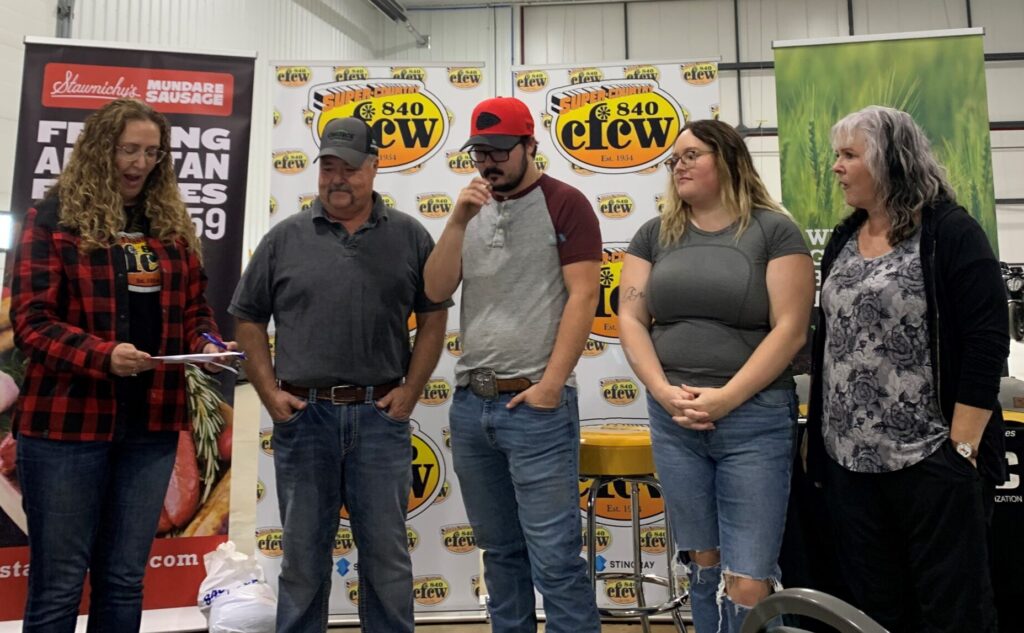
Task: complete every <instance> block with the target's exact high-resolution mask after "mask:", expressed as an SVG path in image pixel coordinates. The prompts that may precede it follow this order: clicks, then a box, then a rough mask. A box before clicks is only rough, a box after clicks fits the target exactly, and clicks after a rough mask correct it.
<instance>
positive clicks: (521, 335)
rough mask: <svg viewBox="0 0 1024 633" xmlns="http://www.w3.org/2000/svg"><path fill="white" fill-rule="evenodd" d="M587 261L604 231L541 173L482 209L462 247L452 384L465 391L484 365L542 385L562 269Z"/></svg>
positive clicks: (580, 202) (564, 188)
mask: <svg viewBox="0 0 1024 633" xmlns="http://www.w3.org/2000/svg"><path fill="white" fill-rule="evenodd" d="M587 260H594V261H600V260H601V227H600V225H599V224H598V221H597V216H596V215H595V214H594V209H593V207H591V206H590V202H589V201H587V198H586V197H585V196H584V195H583V194H582V193H580V191H579V190H577V189H575V188H573V187H571V186H569V185H567V184H565V183H564V182H561V181H559V180H555V179H554V178H552V177H550V176H547V175H543V176H541V177H540V179H539V180H538V181H537V182H536V183H535V184H534V185H533V186H531V187H530V188H528V189H527V190H526V191H523V192H520V193H519V194H517V195H516V196H515V197H514V198H507V199H501V200H498V199H497V197H496V198H495V199H492V200H491V201H490V202H488V203H487V204H485V205H484V206H483V208H482V209H480V213H478V214H477V215H476V216H475V217H474V218H473V219H472V220H470V222H469V225H468V226H467V227H466V237H465V240H464V242H463V245H462V301H461V304H462V312H461V317H460V318H461V327H462V349H463V353H462V356H461V357H460V358H459V362H458V364H456V366H455V378H456V382H457V383H458V384H459V385H461V386H466V385H467V384H469V372H470V371H471V370H473V369H479V368H482V367H489V368H491V369H493V370H494V371H495V373H496V374H497V376H498V378H515V377H526V378H529V379H530V380H532V381H534V382H536V381H538V380H540V379H541V377H542V376H543V375H544V369H545V368H546V367H547V365H548V359H549V358H550V357H551V350H552V349H553V348H554V345H555V338H556V335H557V334H558V326H559V324H560V323H561V322H562V311H563V310H564V309H565V303H566V300H567V299H568V296H569V293H568V291H567V290H566V287H565V281H564V279H563V277H562V266H566V265H569V264H572V263H575V262H580V261H587ZM594 282H595V283H597V279H596V278H595V280H594ZM568 384H569V385H570V386H574V385H575V380H574V377H573V376H572V375H570V376H569V380H568Z"/></svg>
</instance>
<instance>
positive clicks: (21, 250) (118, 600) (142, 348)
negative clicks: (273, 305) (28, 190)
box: [11, 99, 234, 633]
mask: <svg viewBox="0 0 1024 633" xmlns="http://www.w3.org/2000/svg"><path fill="white" fill-rule="evenodd" d="M170 141H171V128H170V124H169V123H168V122H167V119H166V118H164V117H163V115H161V114H159V113H158V112H156V111H154V110H153V109H152V108H150V107H149V106H148V105H146V104H143V103H140V102H138V101H131V100H126V99H125V100H117V101H112V102H110V103H108V104H107V105H105V106H103V107H102V108H100V109H99V110H97V111H96V112H94V113H93V114H92V115H91V116H89V118H88V119H86V121H85V126H84V128H83V129H82V132H81V134H80V135H79V137H78V139H77V141H76V143H75V148H74V151H73V152H72V154H71V157H70V159H69V161H68V164H67V165H66V167H65V169H64V172H63V173H62V174H61V176H60V178H59V179H58V181H57V183H56V185H55V186H54V187H53V188H51V190H50V191H49V192H48V193H47V195H46V197H45V198H44V199H43V200H41V201H39V202H38V203H37V204H36V205H35V206H34V207H33V208H31V209H29V210H28V212H27V213H26V215H25V222H24V226H23V228H22V234H21V239H20V243H19V245H18V249H17V253H16V256H15V260H14V273H13V281H12V286H11V318H12V322H13V325H14V333H15V343H16V344H17V346H18V348H19V349H20V350H21V351H22V352H23V353H24V355H25V356H26V358H27V359H28V360H27V366H26V370H25V379H24V383H23V385H22V388H21V395H20V397H19V399H18V402H17V404H16V405H15V410H14V416H13V418H14V419H13V424H14V432H15V434H16V435H17V437H18V445H17V451H18V455H17V461H18V469H19V473H20V483H21V487H22V493H23V495H24V508H25V514H26V517H27V520H28V539H29V551H30V554H31V557H32V574H31V575H30V576H29V587H28V599H27V602H26V607H25V622H24V630H25V631H27V632H28V631H46V632H48V633H50V632H53V633H61V632H64V631H68V632H70V631H74V629H75V623H76V619H77V615H78V605H79V602H80V600H81V596H82V588H83V585H84V582H85V575H86V570H88V571H89V572H90V584H91V596H90V597H91V601H90V605H89V630H90V631H138V629H139V624H140V620H141V613H142V578H143V574H144V572H145V569H146V561H147V558H148V554H149V550H150V546H151V544H152V540H153V536H154V534H155V532H156V526H157V521H158V519H159V518H160V511H161V508H162V506H163V500H164V494H165V492H166V490H167V484H168V481H169V479H170V475H171V469H172V467H173V465H174V460H175V453H176V448H177V446H178V435H179V432H180V431H185V430H188V429H189V416H188V411H187V408H186V403H185V398H186V394H185V376H184V371H183V370H182V365H164V364H160V363H158V362H157V361H155V360H153V359H152V356H155V355H157V354H184V353H188V352H206V353H210V352H215V351H218V350H217V348H216V347H215V346H214V345H212V344H211V343H209V342H208V341H207V340H206V339H205V338H204V337H203V334H204V333H210V334H213V335H216V333H217V327H216V324H215V323H214V320H213V313H212V311H211V310H210V307H209V306H208V305H207V303H206V299H205V297H204V291H205V288H206V276H205V274H204V273H203V270H202V267H201V264H200V255H199V241H198V239H197V238H196V234H195V229H194V228H193V226H192V222H191V221H190V220H189V216H188V213H187V211H186V210H185V205H184V204H183V203H182V200H181V195H180V194H179V192H178V186H177V182H176V180H175V176H174V169H173V165H172V163H171V160H170V159H169V158H168V153H169V151H170ZM231 345H232V347H233V346H234V344H233V343H232V344H231Z"/></svg>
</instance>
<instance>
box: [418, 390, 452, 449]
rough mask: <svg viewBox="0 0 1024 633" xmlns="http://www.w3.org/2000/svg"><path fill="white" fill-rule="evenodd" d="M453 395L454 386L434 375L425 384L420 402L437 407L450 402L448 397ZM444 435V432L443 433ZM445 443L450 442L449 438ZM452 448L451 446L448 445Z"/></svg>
mask: <svg viewBox="0 0 1024 633" xmlns="http://www.w3.org/2000/svg"><path fill="white" fill-rule="evenodd" d="M451 397H452V386H451V383H449V382H448V381H447V380H445V379H444V378H441V377H439V376H434V377H433V378H431V379H430V380H428V381H427V384H425V385H423V395H422V396H420V404H425V405H427V406H428V407H436V406H438V405H442V404H444V403H445V402H448V399H449V398H451ZM441 436H442V437H444V433H443V432H442V434H441ZM445 443H446V444H447V443H448V440H447V438H446V439H445ZM448 448H451V446H448Z"/></svg>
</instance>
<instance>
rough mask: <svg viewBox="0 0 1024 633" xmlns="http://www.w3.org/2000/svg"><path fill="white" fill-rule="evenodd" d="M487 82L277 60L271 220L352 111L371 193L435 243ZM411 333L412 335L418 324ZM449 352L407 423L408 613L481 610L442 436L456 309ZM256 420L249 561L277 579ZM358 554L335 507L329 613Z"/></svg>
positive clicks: (466, 168) (267, 432)
mask: <svg viewBox="0 0 1024 633" xmlns="http://www.w3.org/2000/svg"><path fill="white" fill-rule="evenodd" d="M486 84H487V77H486V74H485V72H484V69H483V68H482V67H481V66H480V65H477V64H440V65H438V64H432V65H426V66H394V65H391V64H386V63H383V62H369V63H367V62H353V63H343V62H339V63H337V64H336V65H330V66H325V65H322V64H319V65H318V64H315V63H309V62H301V61H300V62H282V63H278V64H277V65H276V66H275V68H274V78H273V85H274V88H273V90H274V94H273V103H274V130H273V137H272V138H273V171H272V173H271V194H272V197H271V200H270V213H271V218H270V222H271V225H273V224H276V223H277V222H279V221H281V220H282V219H283V218H285V217H287V216H289V215H291V214H293V213H295V212H297V211H299V210H301V209H305V208H308V206H309V205H311V204H312V203H313V200H314V199H315V198H316V191H317V177H316V168H315V165H314V164H313V158H315V157H316V155H317V146H318V142H319V136H320V132H321V131H322V130H323V128H324V126H325V125H326V124H327V122H328V121H330V120H331V119H334V118H338V117H347V116H355V117H358V118H361V119H363V120H364V121H366V122H367V124H369V125H370V127H371V128H373V130H374V136H375V137H376V138H377V140H378V141H379V143H380V146H381V148H380V162H379V169H378V174H377V179H376V182H375V187H374V188H375V189H376V190H377V191H378V192H379V193H380V194H381V195H382V196H383V197H384V198H385V200H386V201H387V203H388V204H389V205H391V206H393V207H395V208H397V209H399V210H400V211H402V212H405V213H408V214H409V215H412V216H415V217H416V218H417V219H418V220H419V221H420V222H421V223H422V224H423V225H424V226H425V227H426V228H427V230H428V231H430V233H431V235H433V236H434V239H437V238H438V237H440V235H441V231H442V230H443V229H444V224H445V222H446V220H447V218H448V215H449V214H450V213H451V210H452V206H453V204H454V200H455V199H456V198H457V196H458V192H459V190H461V189H462V187H464V186H465V185H466V184H468V182H469V180H470V179H471V178H472V174H474V173H475V171H476V170H475V169H474V167H473V163H472V161H471V160H470V159H469V156H468V155H467V154H466V152H462V151H459V147H460V146H461V145H462V143H463V142H464V141H465V139H466V138H468V135H469V117H470V113H471V112H472V110H473V107H474V106H475V105H476V104H477V103H478V102H479V101H481V100H483V99H485V98H486V97H487V96H489V91H488V90H487V86H486ZM381 256H383V257H386V256H387V254H386V253H382V254H381ZM458 300H459V297H458V295H456V297H455V301H456V303H458ZM409 329H410V337H411V338H412V339H414V338H415V332H416V324H415V322H414V321H411V322H410V324H409ZM445 349H446V352H445V353H443V354H442V355H441V360H440V362H439V363H438V366H437V369H436V370H435V371H434V375H433V378H432V379H431V380H430V381H429V382H428V384H427V386H426V388H425V389H424V393H423V395H422V397H421V398H420V402H419V405H418V406H417V407H416V409H415V411H414V412H413V416H412V421H411V424H412V427H413V439H412V442H413V453H414V457H413V462H412V465H411V468H412V475H413V487H412V492H411V495H410V498H409V519H408V522H407V533H408V536H409V549H410V551H411V552H412V559H413V573H414V576H415V578H414V596H415V600H416V604H415V608H416V612H417V614H418V616H422V615H425V614H445V615H447V616H451V615H453V614H458V613H465V612H472V614H474V615H481V614H482V610H481V606H480V600H479V590H480V577H479V574H480V571H479V550H478V549H477V547H476V541H475V539H474V538H473V531H472V529H471V528H470V526H469V522H468V520H467V519H466V511H465V509H464V508H463V506H462V500H461V497H460V495H459V490H458V481H457V480H456V478H455V473H454V471H453V470H452V467H451V449H450V442H449V435H448V402H449V399H450V398H451V395H452V392H453V390H454V387H453V383H454V373H455V372H454V367H455V361H456V359H457V357H458V356H459V355H460V354H461V344H460V342H459V336H458V309H453V310H450V311H449V325H448V335H447V337H446V341H445ZM260 426H261V438H260V439H261V446H262V451H261V453H260V462H259V477H260V482H259V490H260V500H259V503H258V504H257V507H256V525H257V528H256V541H257V547H258V551H257V556H258V558H259V559H260V562H261V563H262V564H263V566H264V568H265V569H266V571H267V577H268V580H269V581H270V582H271V583H272V584H276V582H277V575H278V572H279V570H280V563H281V554H282V552H281V535H282V531H281V521H280V516H279V513H278V510H277V500H276V493H275V484H274V465H273V453H272V449H271V442H270V439H271V436H272V433H273V423H272V422H271V420H270V418H269V416H268V415H267V414H266V412H265V411H263V412H262V414H261V418H260ZM358 554H359V552H358V548H357V547H356V546H355V544H354V541H353V538H352V530H351V527H350V525H349V521H348V514H347V510H342V513H341V516H340V517H339V521H338V536H337V539H336V541H335V549H334V559H335V573H334V575H333V585H332V589H331V600H330V612H331V613H332V614H340V615H342V616H351V619H354V618H355V615H356V613H357V607H358V601H359V575H358V567H357V562H358ZM344 619H346V620H347V619H349V618H348V617H344Z"/></svg>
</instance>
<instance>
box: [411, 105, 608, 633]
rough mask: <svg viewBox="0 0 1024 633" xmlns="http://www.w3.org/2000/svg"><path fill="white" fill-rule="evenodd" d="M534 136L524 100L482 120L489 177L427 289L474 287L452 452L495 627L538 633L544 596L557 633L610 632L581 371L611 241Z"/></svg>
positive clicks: (478, 146) (479, 163)
mask: <svg viewBox="0 0 1024 633" xmlns="http://www.w3.org/2000/svg"><path fill="white" fill-rule="evenodd" d="M533 130H534V120H533V115H532V114H531V113H530V111H529V109H528V108H527V107H526V105H525V104H524V103H523V102H522V101H519V100H518V99H513V98H508V97H497V98H494V99H487V100H486V101H483V102H482V103H480V104H479V105H478V106H477V107H476V108H475V109H474V110H473V117H472V120H471V122H470V138H469V140H468V141H466V144H465V145H463V149H467V148H468V150H469V155H470V157H471V158H472V159H473V162H474V163H475V164H476V167H477V170H478V171H479V173H480V175H479V176H477V177H476V178H474V179H473V180H472V182H470V183H469V185H468V186H467V187H466V188H465V189H463V190H462V192H461V193H460V194H459V199H458V201H457V202H456V204H455V209H454V210H453V212H452V215H451V217H450V218H449V220H448V224H447V226H446V227H445V230H444V233H442V235H441V238H440V240H438V242H437V246H436V247H435V249H434V252H433V253H432V254H431V256H430V258H429V259H428V260H427V264H426V266H425V268H424V290H425V291H426V295H427V297H428V298H429V299H430V300H431V301H447V300H448V299H449V298H450V297H451V295H452V293H454V292H455V290H456V288H458V286H459V284H460V283H461V284H462V302H461V304H462V305H461V313H460V324H461V329H462V333H461V337H462V346H463V353H462V356H461V357H460V358H459V361H458V364H457V365H456V368H455V378H456V382H457V384H458V388H457V389H456V391H455V396H454V398H453V401H452V405H451V409H450V410H449V418H450V424H451V438H452V454H453V456H454V462H455V473H456V475H458V478H459V487H460V489H461V491H462V498H463V501H464V502H465V504H466V511H467V514H468V515H469V521H470V523H471V524H472V526H473V533H474V534H475V536H476V540H477V544H478V545H479V546H480V548H481V549H482V550H483V551H484V567H485V571H486V581H487V589H488V593H489V603H488V609H489V611H490V615H491V623H492V630H493V631H494V632H495V633H511V632H513V631H515V632H517V633H518V632H522V631H527V630H536V618H535V606H536V605H535V603H534V588H535V587H536V589H537V590H538V591H539V592H540V594H541V595H542V596H543V597H544V611H545V615H546V618H547V621H546V628H545V630H546V631H548V633H570V632H571V633H598V632H599V631H600V628H601V623H600V619H599V616H598V612H597V606H596V604H595V600H594V593H593V591H592V588H591V584H590V581H589V579H588V578H587V570H586V564H585V562H584V561H583V559H582V558H580V549H581V547H582V540H581V534H580V532H581V531H580V516H579V506H578V504H579V487H578V481H579V480H578V470H579V468H578V467H579V409H578V405H577V396H576V380H575V376H574V375H573V368H574V367H575V366H576V362H577V361H578V360H579V356H580V353H581V352H582V351H583V345H584V344H585V343H586V341H587V336H588V335H589V333H590V324H591V322H592V321H593V318H594V311H595V308H596V307H597V300H598V290H599V287H600V286H599V278H598V277H599V271H600V262H601V232H600V227H599V225H598V221H597V216H596V215H595V214H594V210H593V208H592V207H591V206H590V203H589V202H588V200H587V199H586V197H585V196H584V195H583V194H582V193H580V191H579V190H577V189H575V188H573V187H571V186H569V185H568V184H566V183H564V182H561V181H558V180H555V179H554V178H552V177H550V176H547V175H545V174H543V173H541V171H540V170H539V169H538V168H537V165H536V163H535V161H534V158H535V157H536V153H537V140H536V139H535V138H534V137H533Z"/></svg>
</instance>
